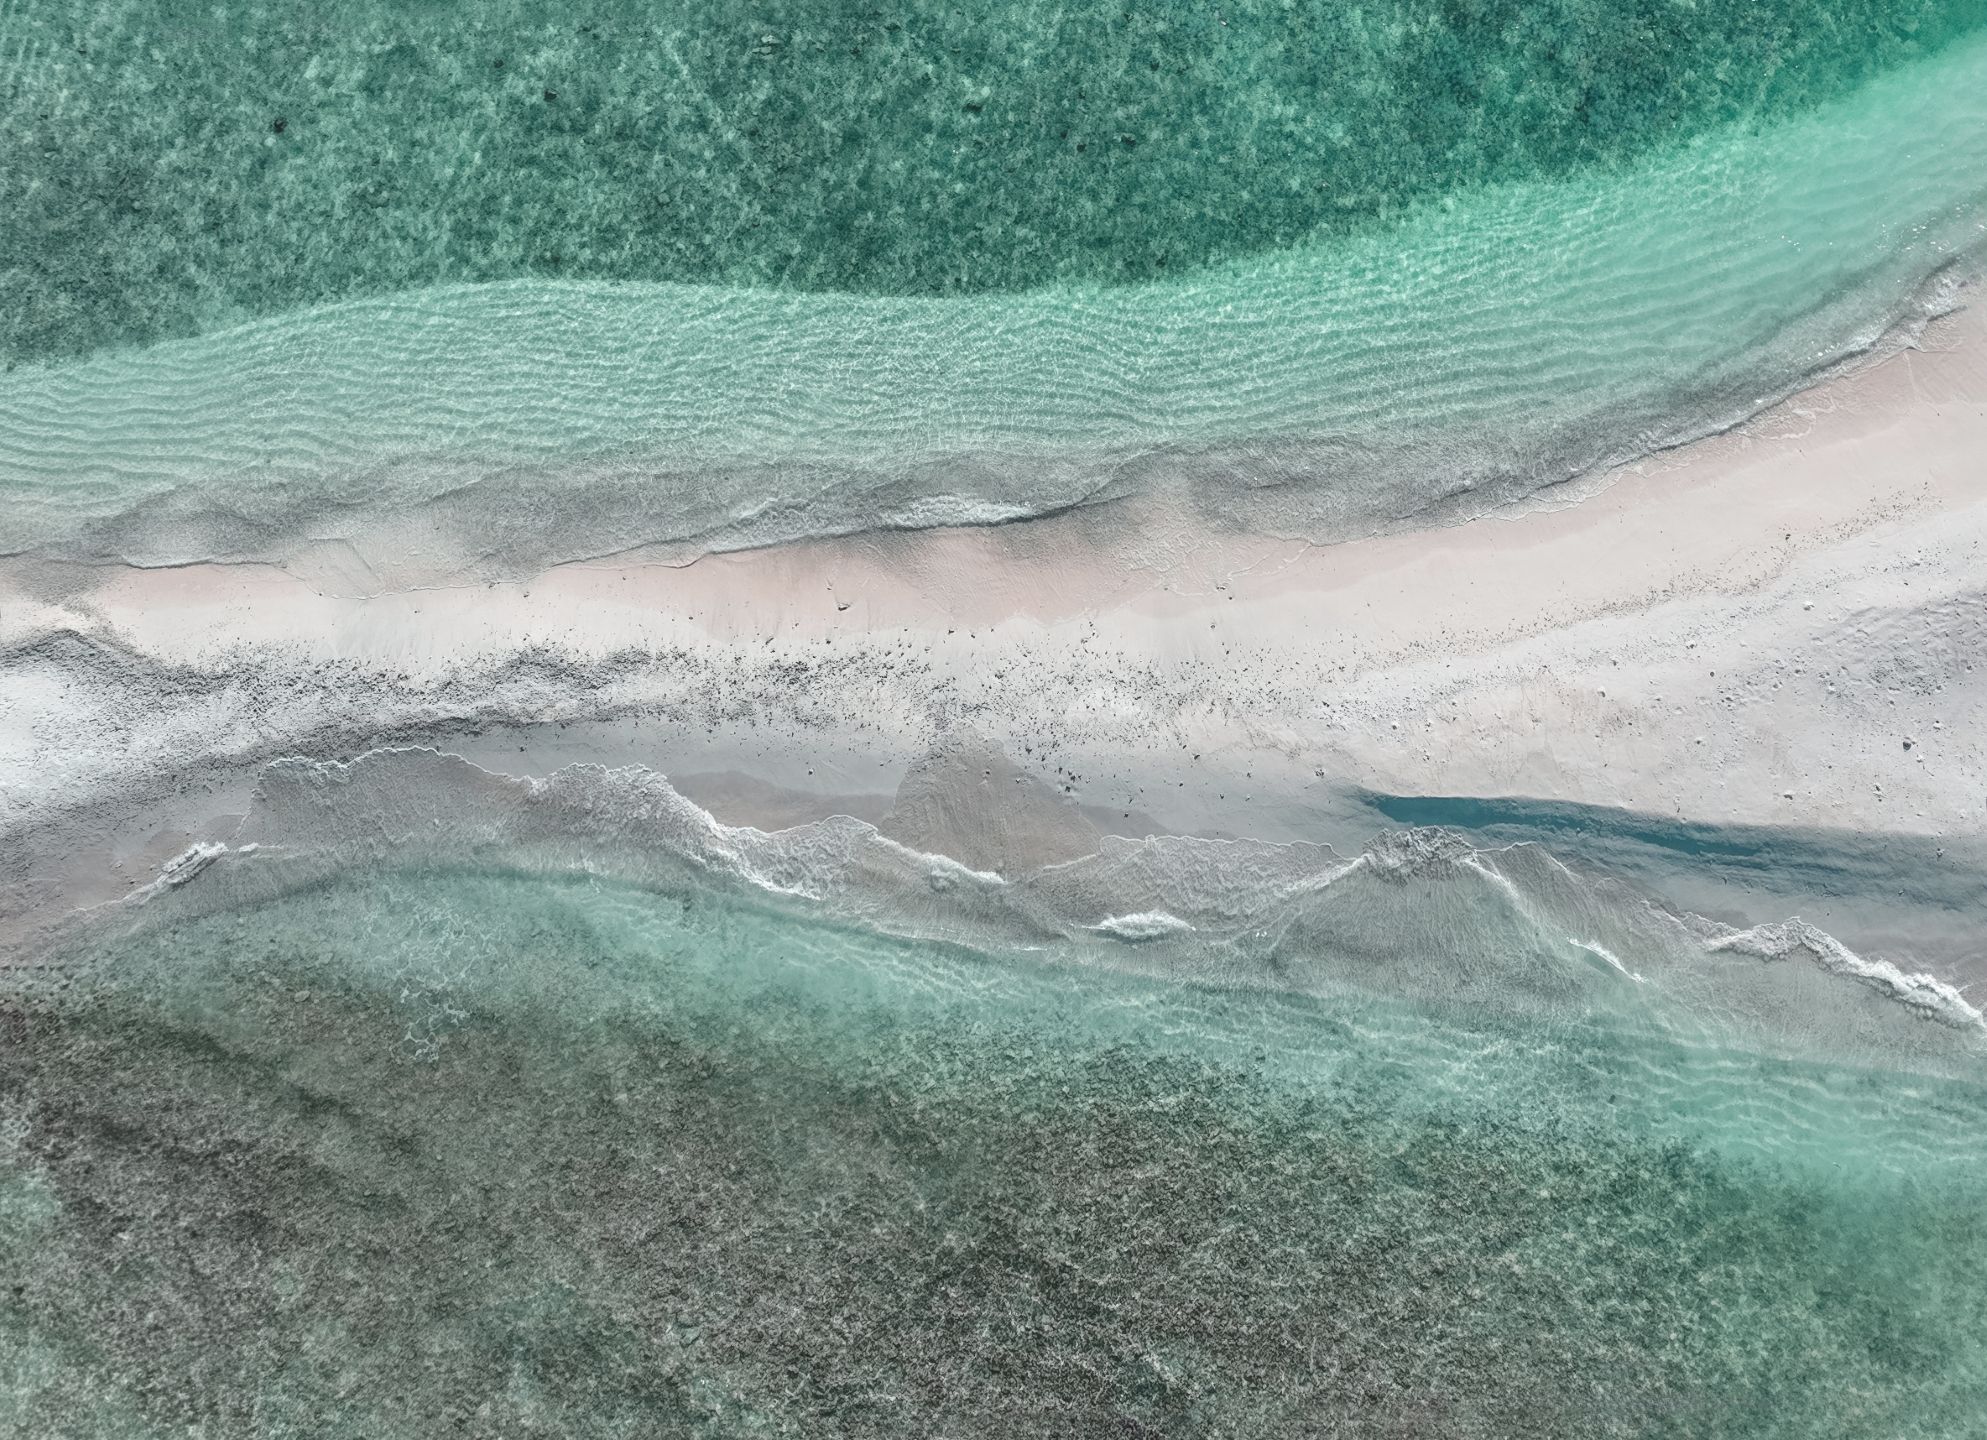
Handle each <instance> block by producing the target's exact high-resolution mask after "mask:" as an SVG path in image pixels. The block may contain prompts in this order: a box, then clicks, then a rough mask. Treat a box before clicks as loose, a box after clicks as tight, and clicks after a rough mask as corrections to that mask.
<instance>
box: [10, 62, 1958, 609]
mask: <svg viewBox="0 0 1987 1440" xmlns="http://www.w3.org/2000/svg"><path fill="white" fill-rule="evenodd" d="M1900 53H1901V52H1900ZM1856 73H1857V74H1858V75H1859V76H1860V75H1862V74H1863V70H1862V68H1858V69H1857V72H1856ZM1769 88H1770V87H1769ZM1822 92H1825V94H1824V98H1821V99H1819V100H1817V101H1816V102H1815V103H1814V104H1811V105H1804V106H1795V107H1791V108H1788V107H1778V108H1776V107H1772V106H1769V107H1767V110H1765V111H1762V112H1760V113H1758V114H1751V112H1748V114H1749V116H1750V118H1747V119H1744V120H1743V121H1741V120H1737V119H1732V120H1729V121H1728V122H1727V123H1721V124H1717V125H1712V126H1708V127H1700V128H1697V129H1692V130H1690V131H1689V132H1688V133H1685V131H1683V130H1676V131H1674V132H1672V131H1664V132H1663V133H1664V135H1665V136H1667V138H1666V139H1664V140H1663V141H1662V143H1654V142H1651V143H1649V144H1646V145H1635V146H1630V147H1628V148H1627V149H1626V150H1624V151H1622V153H1620V154H1618V155H1615V156H1614V157H1613V158H1612V159H1610V161H1609V162H1608V163H1606V164H1599V163H1595V164H1582V165H1573V166H1570V167H1564V166H1545V167H1543V168H1540V167H1533V168H1532V169H1529V170H1527V169H1525V168H1524V167H1518V168H1517V169H1516V170H1513V171H1511V172H1510V173H1508V174H1506V173H1505V172H1503V171H1499V172H1497V173H1498V176H1499V178H1496V179H1494V180H1486V181H1484V182H1483V183H1480V184H1476V183H1473V184H1471V185H1469V186H1466V187H1463V188H1461V189H1456V190H1453V191H1448V192H1444V193H1443V194H1442V195H1441V196H1440V197H1439V198H1436V197H1435V196H1433V195H1420V196H1419V198H1417V199H1416V200H1415V201H1414V203H1413V204H1411V205H1405V206H1403V207H1402V208H1401V211H1400V214H1399V215H1398V216H1397V217H1396V218H1394V219H1392V220H1389V221H1388V222H1387V223H1385V224H1380V223H1377V222H1375V223H1371V224H1361V225H1359V226H1356V227H1353V228H1352V229H1351V230H1348V231H1339V230H1333V229H1327V230H1325V231H1322V232H1307V233H1306V235H1305V236H1304V237H1300V238H1298V239H1295V240H1293V241H1292V242H1291V243H1290V244H1289V245H1288V246H1287V247H1286V248H1282V249H1270V250H1256V251H1252V252H1251V253H1250V254H1249V255H1247V256H1245V257H1241V258H1235V259H1232V260H1230V261H1228V262H1227V263H1224V264H1221V265H1217V266H1214V267H1212V268H1209V269H1205V270H1202V271H1199V272H1196V273H1195V274H1193V275H1191V276H1186V277H1182V278H1177V279H1167V280H1164V281H1158V282H1154V283H1150V284H1141V285H1137V286H1118V287H1101V286H1099V285H1097V284H1095V283H1075V282H1058V283H1057V284H1053V285H1050V286H1048V287H1046V288H1039V289H1032V290H1023V291H1005V290H1003V291H1000V292H999V293H993V294H984V293H983V294H974V295H961V296H956V297H948V298H930V297H929V296H926V295H909V296H901V295H878V294H871V293H845V292H836V293H799V292H796V291H792V290H780V289H777V288H736V287H730V286H711V285H683V284H674V283H649V282H646V281H644V282H639V283H637V282H626V283H610V282H606V281H591V282H587V281H582V282H575V281H570V280H559V279H549V278H545V277H543V276H537V275H533V276H530V277H526V278H519V279H516V280H513V281H508V282H505V283H500V284H493V285H481V286H455V285H444V286H438V287H437V286H431V287H425V288H410V289H406V290H401V291H398V292H396V293H395V294H393V295H392V296H390V297H386V298H378V299H371V300H361V301H352V302H349V303H345V304H336V305H330V306H327V307H322V308H306V309H298V310H292V311H289V312H286V313H284V314H282V315H279V316H276V317H274V318H270V319H267V320H263V321H260V322H257V323H253V324H248V325H244V326H240V327H238V328H232V329H227V328H223V329H218V330H213V331H211V332H209V333H204V334H202V335H201V336H199V337H197V338H193V339H187V340H181V341H175V342H172V343H168V344H161V345H157V346H154V347H152V348H150V349H147V350H129V349H117V348H113V349H112V350H111V351H109V352H106V353H102V354H98V355H96V356H95V358H90V359H86V360H83V361H81V362H79V363H75V364H69V365H63V366H59V367H56V368H52V369H50V368H39V367H30V368H23V369H16V370H15V371H14V372H12V373H11V374H10V375H8V376H7V377H6V381H5V384H4V385H3V386H0V463H4V472H0V473H3V474H4V479H0V484H4V486H5V487H6V492H7V495H8V498H9V501H10V510H9V516H8V520H7V526H6V533H5V535H4V541H5V547H6V548H8V549H10V550H22V549H39V550H42V551H45V552H47V553H54V554H67V555H71V556H75V557H78V558H88V559H100V558H104V557H106V556H119V557H125V558H130V559H135V560H138V561H141V562H144V563H172V562H176V561H182V560H188V559H197V558H203V557H213V556H237V557H239V556H264V557H272V558H282V557H285V556H287V555H289V554H292V553H294V551H295V550H296V548H297V547H299V546H300V545H303V544H305V543H308V542H313V541H324V540H330V539H344V540H350V541H352V542H354V543H356V544H357V545H358V546H359V548H360V549H361V551H362V553H370V554H373V555H376V556H377V555H381V554H384V553H387V552H401V553H402V555H403V556H404V555H407V554H411V556H412V558H411V559H406V560H404V568H408V569H410V571H413V572H422V573H423V574H442V575H461V574H463V573H465V572H470V573H480V574H510V575H515V574H521V573H528V572H529V571H530V570H532V569H534V568H536V567H538V566H540V565H542V564H544V563H547V562H548V561H551V560H557V559H561V558H570V557H573V556H579V555H590V554H598V553H603V552H607V551H613V550H617V549H625V548H627V547H630V546H633V545H637V544H641V543H644V542H648V541H658V540H661V541H684V542H686V543H687V544H688V545H690V546H691V547H693V548H713V547H715V548H723V547H728V546H737V545H746V544H756V543H766V542H772V541H778V540H783V539H790V538H795V537H798V536H806V535H816V534H822V533H833V532H843V531H852V530H862V529H867V528H874V527H877V526H891V525H931V524H942V523H957V522H982V521H994V520H1002V519H1012V518H1017V517H1021V516H1026V515H1034V514H1041V513H1044V512H1047V511H1052V510H1055V509H1058V508H1061V507H1065V506H1069V505H1073V504H1081V503H1086V502H1093V501H1096V500H1099V499H1104V498H1109V497H1111V496H1116V495H1125V494H1137V493H1148V492H1159V493H1162V494H1166V495H1169V496H1173V497H1175V498H1177V499H1179V500H1180V501H1181V502H1182V503H1184V504H1186V505H1187V506H1188V507H1190V508H1191V509H1193V510H1195V511H1196V512H1198V513H1199V514H1201V515H1202V516H1204V517H1205V518H1206V519H1207V520H1208V521H1209V522H1210V523H1239V524H1243V525H1246V526H1250V527H1253V528H1256V529H1268V530H1273V531H1277V532H1280V533H1292V534H1303V535H1307V536H1312V537H1316V538H1325V539H1329V538H1338V537H1343V536H1345V535H1349V534H1359V533H1368V532H1371V531H1373V530H1376V529H1384V528H1387V527H1389V526H1392V525H1398V524H1402V523H1408V522H1410V521H1415V522H1428V521H1434V520H1441V519H1445V518H1457V517H1460V516H1464V515H1469V514H1474V513H1478V512H1480V511H1483V510H1486V509H1489V508H1492V507H1494V506H1496V505H1498V504H1501V503H1505V502H1508V501H1510V500H1511V499H1513V498H1516V497H1519V496H1523V495H1525V494H1528V493H1530V492H1532V491H1534V490H1536V489H1538V488H1540V487H1541V486H1546V485H1551V484H1554V483H1558V482H1561V481H1564V480H1566V479H1567V478H1569V477H1570V476H1573V475H1577V474H1580V473H1582V472H1584V471H1588V470H1591V469H1593V468H1595V467H1597V466H1604V465H1606V464H1608V463H1611V462H1615V461H1620V460H1625V459H1628V458H1632V457H1634V456H1636V455H1639V454H1641V453H1644V452H1646V451H1647V450H1649V449H1650V448H1652V447H1655V446H1658V445H1662V444H1666V443H1673V442H1675V441H1678V440H1682V439H1685V438H1689V437H1692V436H1695V435H1698V434H1702V433H1704V432H1705V431H1706V430H1709V429H1715V428H1718V427H1721V426H1723V425H1726V424H1729V423H1732V422H1733V421H1735V420H1736V419H1738V418H1740V417H1742V416H1744V415H1746V414H1749V413H1751V412H1753V411H1754V410H1756V409H1758V408H1759V407H1760V406H1762V405H1764V404H1766V403H1768V402H1769V401H1771V400H1772V399H1773V398H1775V397H1777V396H1779V395H1781V394H1783V393H1785V392H1786V391H1787V390H1789V389H1790V388H1792V387H1795V386H1797V385H1799V384H1801V383H1803V382H1804V381H1806V380H1809V379H1812V378H1813V377H1814V376H1815V375H1816V374H1817V373H1819V372H1822V371H1824V370H1826V369H1827V368H1828V367H1829V366H1831V365H1833V364H1836V363H1838V362H1840V361H1842V360H1844V359H1845V358H1847V357H1850V356H1853V355H1856V354H1858V353H1862V352H1864V351H1866V350H1867V349H1869V348H1870V347H1872V346H1875V345H1878V344H1880V343H1881V342H1882V341H1883V339H1884V337H1885V336H1886V335H1887V334H1888V333H1890V332H1891V331H1893V329H1894V328H1895V327H1899V326H1905V327H1908V326H1909V325H1911V324H1912V323H1914V322H1916V321H1918V320H1922V319H1923V317H1924V316H1925V315H1926V314H1927V313H1928V312H1929V311H1932V310H1936V309H1937V308H1939V307H1940V306H1942V305H1945V304H1949V303H1950V302H1951V295H1952V283H1953V282H1954V281H1955V280H1956V279H1957V278H1958V277H1959V276H1961V275H1963V274H1964V273H1967V271H1968V269H1969V267H1971V266H1974V265H1975V264H1976V263H1977V261H1978V258H1979V255H1980V253H1981V246H1982V244H1983V235H1987V230H1983V216H1987V208H1983V206H1984V205H1987V189H1983V181H1982V179H1981V177H1982V176H1983V175H1987V101H1983V100H1982V99H1981V98H1980V97H1981V96H1983V95H1987V48H1983V45H1982V42H1981V41H1980V40H1979V39H1978V38H1977V37H1973V38H1961V39H1957V40H1955V41H1953V42H1952V43H1950V44H1947V45H1945V46H1944V47H1943V48H1942V49H1941V50H1940V51H1939V53H1938V54H1936V55H1932V56H1930V57H1927V58H1922V59H1916V60H1911V61H1909V62H1907V63H1901V64H1900V65H1899V66H1897V67H1896V68H1893V69H1889V70H1886V71H1884V72H1883V73H1881V74H1878V75H1876V76H1874V78H1868V79H1866V80H1865V82H1864V83H1861V84H1859V85H1857V86H1855V87H1854V88H1848V89H1844V88H1841V87H1834V88H1832V89H1831V88H1830V87H1827V86H1824V87H1822ZM1486 123H1488V122H1487V120H1486ZM270 138H272V139H273V138H276V137H273V136H272V137H270ZM283 138H285V139H287V138H288V137H287V134H286V136H285V137H283ZM602 163H603V164H604V163H605V162H604V161H603V162H602ZM1259 178H1260V177H1259ZM520 183H521V184H526V185H528V184H529V183H531V181H530V178H529V174H528V175H527V177H526V179H524V180H522V181H520ZM1272 188H1273V187H1272ZM30 209H31V207H30ZM1126 213H1127V214H1130V213H1133V212H1130V211H1127V212H1126ZM1128 223H1129V222H1128ZM1139 223H1140V224H1144V223H1145V222H1144V221H1142V220H1141V221H1140V222H1139ZM195 229H196V230H197V229H198V227H195ZM298 263H304V262H303V261H301V260H300V261H299V262H298ZM313 263H314V262H313ZM913 288H915V287H913ZM16 308H18V307H16Z"/></svg>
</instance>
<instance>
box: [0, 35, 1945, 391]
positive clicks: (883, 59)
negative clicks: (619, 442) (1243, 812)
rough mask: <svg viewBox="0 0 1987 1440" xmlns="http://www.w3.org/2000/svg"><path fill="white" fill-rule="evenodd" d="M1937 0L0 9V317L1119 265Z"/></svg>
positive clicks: (1682, 96)
mask: <svg viewBox="0 0 1987 1440" xmlns="http://www.w3.org/2000/svg"><path fill="white" fill-rule="evenodd" d="M1981 21H1982V16H1981V13H1980V10H1979V7H1978V6H1977V5H1976V4H1973V3H1971V0H1703V3H1678V0H1548V3H1532V4H1518V3H1515V0H1444V3H1440V4H1424V3H1417V0H1376V3H1372V4H1366V5H1360V6H1351V5H1343V4H1338V3H1332V0H1229V3H1224V4H1221V5H1218V6H1217V5H1205V6H1195V7H1189V8H1184V9H1182V8H1177V7H1173V8H1169V7H1161V8H1158V9H1152V8H1144V9H1139V8H1130V9H1127V8H1123V7H1121V6H1120V5H1119V4H1118V3H1116V0H1112V3H1077V4H1067V3H1057V4H1038V3H1022V4H1007V5H1002V6H996V7H963V8H954V7H948V6H939V5H931V4H918V5H912V6H908V7H904V8H900V9H894V10H880V11H879V10H866V9H861V8H857V7H849V6H842V5H833V4H823V3H819V0H765V3H754V4H752V5H749V6H748V5H742V4H733V3H716V4H710V5H700V6H698V7H696V11H695V14H694V17H693V18H692V19H690V20H687V21H686V20H685V19H681V18H677V17H675V16H671V15H668V14H665V13H662V12H658V11H656V10H655V9H654V8H653V7H651V6H646V5H639V4H634V3H630V0H585V3H579V4H560V5H548V4H545V3H542V0H501V3H491V4H479V5H475V6H473V7H464V6H455V5H443V4H434V3H427V4H414V5H408V4H399V3H392V4H389V3H382V0H344V3H339V4H333V5H313V6H305V7H299V6H296V5H290V4H270V3H265V0H222V3H190V0H189V3H169V0H112V3H96V0H92V3H88V4H84V3H77V0H47V3H34V4H30V3H26V0H11V3H9V4H8V5H6V6H4V7H0V107H4V108H0V146H4V148H5V150H6V153H7V155H8V160H7V163H6V165H5V166H4V167H0V256H4V257H5V259H4V260H0V278H4V284H5V289H6V291H7V293H8V295H9V297H10V299H9V303H8V304H7V305H6V306H5V307H4V310H0V352H4V353H5V354H6V355H7V356H8V357H10V358H14V359H20V358H29V359H35V358H57V357H69V356H75V355H80V354H83V353H86V352H88V351H90V350H93V349H96V348H99V347H102V346H107V345H119V344H126V343H131V342H141V341H146V340H152V339H157V338H160V337H166V336H178V335H186V334H190V333H194V332H197V331H200V330H204V329H208V328H211V327H213V326H216V325H220V324H225V323H230V322H232V321H235V320H239V319H242V318H246V317H252V316H256V315H265V314H270V313H274V312H278V311H282V310H287V309H292V308H296V307H299V306H305V305H312V304H318V303H322V302H325V301H329V300H335V299H339V298H343V297H349V296H354V295H364V294H380V293H385V292H389V291H396V290H402V289H410V288H417V287H423V286H427V285H431V284H435V283H442V282H452V281H479V280H492V279H506V278H514V277H519V276H526V275H536V276H559V277H567V278H604V279H621V280H627V279H640V280H681V281H701V282H714V283H721V284H726V285H748V286H780V287H796V288H802V289H815V290H819V289H835V290H854V291H862V292H866V293H897V294H921V295H942V294H958V293H966V292H976V291H988V290H1012V289H1018V288H1024V287H1029V286H1035V285H1041V284H1045V283H1050V282H1062V283H1068V282H1091V281H1102V282H1116V281H1126V280H1149V279H1153V278H1159V277H1165V276H1169V275H1177V274H1178V273H1179V272H1180V271H1182V270H1185V269H1191V268H1193V267H1196V266H1200V265H1205V264H1207V263H1209V262H1212V261H1218V260H1222V259H1228V258H1233V257H1236V256H1239V255H1243V254H1247V253H1250V252H1254V251H1258V250H1263V249H1267V248H1274V247H1279V246H1284V245H1288V244H1291V243H1294V242H1297V241H1299V240H1302V239H1305V238H1307V237H1315V236H1317V235H1318V234H1320V233H1332V232H1341V231H1344V230H1347V229H1356V228H1358V227H1360V226H1364V225H1369V224H1372V223H1374V222H1384V221H1386V220H1388V219H1390V218H1392V217H1395V216H1398V215H1399V214H1400V213H1401V212H1402V211H1403V209H1404V208H1405V207H1407V206H1409V205H1411V204H1413V203H1415V202H1418V201H1422V200H1426V199H1430V198H1438V197H1442V196H1446V195H1452V194H1454V193H1456V192H1458V191H1463V190H1467V189H1469V188H1471V187H1473V186H1476V185H1479V184H1482V183H1486V182H1504V181H1516V180H1531V179H1540V178H1551V177H1554V176H1559V175H1564V174H1567V173H1570V172H1573V171H1575V170H1579V169H1583V168H1594V167H1602V168H1605V167H1608V166H1611V165H1614V164H1617V163H1619V162H1621V161H1623V160H1626V159H1629V158H1632V157H1634V156H1637V155H1640V154H1644V153H1646V152H1648V151H1650V150H1652V149H1655V148H1659V147H1665V146H1673V145H1675V144H1677V143H1680V142H1683V141H1685V140H1687V139H1688V138H1689V137H1691V136H1692V135H1694V134H1697V133H1700V132H1703V131H1704V130H1706V129H1708V128H1711V127H1716V126H1723V125H1731V124H1735V123H1744V124H1752V123H1758V122H1762V121H1770V120H1773V119H1775V118H1779V117H1784V116H1786V115H1788V114H1791V113H1795V112H1798V111H1800V110H1801V109H1803V108H1805V107H1808V106H1811V105H1814V104H1817V103H1820V102H1823V101H1826V100H1829V99H1833V98H1836V97H1838V96H1840V95H1841V94H1842V93H1844V92H1845V91H1847V90H1848V89H1850V88H1852V87H1854V86H1855V85H1857V84H1859V83H1861V82H1863V81H1865V80H1867V79H1869V78H1870V77H1871V76H1873V75H1875V74H1877V73H1879V72H1881V71H1883V70H1885V69H1887V68H1891V67H1894V66H1897V65H1899V64H1902V63H1905V62H1908V61H1911V60H1914V59H1918V58H1922V57H1924V56H1927V55H1931V54H1934V53H1936V52H1937V51H1938V50H1940V49H1941V48H1942V47H1944V46H1945V45H1947V44H1948V43H1949V42H1951V41H1952V40H1953V39H1954V38H1955V37H1957V36H1959V35H1962V34H1965V33H1967V32H1968V31H1970V30H1977V29H1978V28H1979V27H1980V25H1981Z"/></svg>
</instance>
